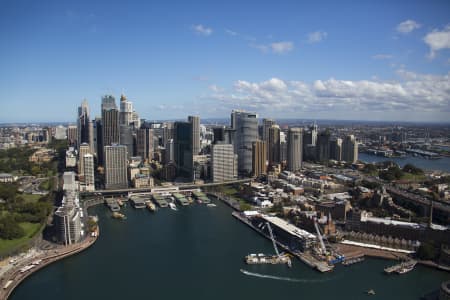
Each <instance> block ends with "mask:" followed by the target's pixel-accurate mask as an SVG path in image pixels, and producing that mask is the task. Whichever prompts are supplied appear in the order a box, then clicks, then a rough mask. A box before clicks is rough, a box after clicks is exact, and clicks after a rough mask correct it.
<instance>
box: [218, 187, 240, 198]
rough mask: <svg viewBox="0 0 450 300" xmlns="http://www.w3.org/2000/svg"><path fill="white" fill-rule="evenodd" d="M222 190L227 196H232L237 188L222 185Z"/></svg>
mask: <svg viewBox="0 0 450 300" xmlns="http://www.w3.org/2000/svg"><path fill="white" fill-rule="evenodd" d="M222 191H223V193H224V194H225V195H227V196H234V195H236V194H237V193H238V190H237V189H235V188H234V187H232V186H224V187H222Z"/></svg>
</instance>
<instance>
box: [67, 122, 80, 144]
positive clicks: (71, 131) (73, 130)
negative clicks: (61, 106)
mask: <svg viewBox="0 0 450 300" xmlns="http://www.w3.org/2000/svg"><path fill="white" fill-rule="evenodd" d="M67 142H68V143H69V146H73V147H77V148H78V145H77V142H78V127H77V126H75V125H69V126H67Z"/></svg>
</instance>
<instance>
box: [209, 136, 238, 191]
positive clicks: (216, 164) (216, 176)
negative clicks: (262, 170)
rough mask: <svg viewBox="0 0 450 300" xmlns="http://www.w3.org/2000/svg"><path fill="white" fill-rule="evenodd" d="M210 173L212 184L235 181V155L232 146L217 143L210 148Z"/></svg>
mask: <svg viewBox="0 0 450 300" xmlns="http://www.w3.org/2000/svg"><path fill="white" fill-rule="evenodd" d="M211 171H212V180H213V182H222V181H229V180H236V179H237V155H236V154H234V149H233V145H231V144H220V143H219V144H215V145H213V146H212V150H211Z"/></svg>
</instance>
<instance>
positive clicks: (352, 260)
mask: <svg viewBox="0 0 450 300" xmlns="http://www.w3.org/2000/svg"><path fill="white" fill-rule="evenodd" d="M363 261H364V254H361V255H358V256H354V257H349V258H346V259H345V260H344V261H343V262H342V265H344V266H350V265H353V264H357V263H360V262H363Z"/></svg>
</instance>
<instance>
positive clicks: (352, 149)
mask: <svg viewBox="0 0 450 300" xmlns="http://www.w3.org/2000/svg"><path fill="white" fill-rule="evenodd" d="M342 160H344V161H346V162H350V163H356V161H357V160H358V143H357V142H356V138H355V136H354V135H347V136H346V137H345V138H344V141H343V142H342Z"/></svg>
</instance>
